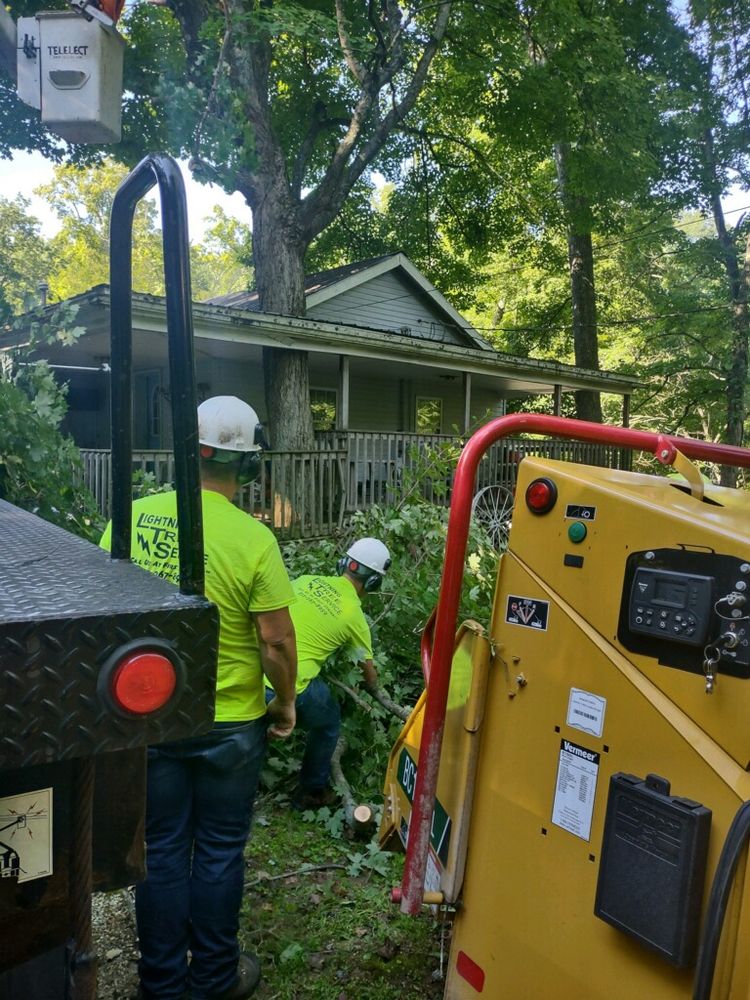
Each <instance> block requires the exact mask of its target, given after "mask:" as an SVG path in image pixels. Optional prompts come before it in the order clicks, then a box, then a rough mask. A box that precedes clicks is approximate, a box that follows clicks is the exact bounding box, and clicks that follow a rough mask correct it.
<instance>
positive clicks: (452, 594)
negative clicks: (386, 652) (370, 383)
mask: <svg viewBox="0 0 750 1000" xmlns="http://www.w3.org/2000/svg"><path fill="white" fill-rule="evenodd" d="M519 431H527V432H531V433H546V434H551V435H554V436H560V437H567V438H576V439H579V440H584V441H602V442H603V441H606V442H608V443H610V444H615V445H617V446H621V447H622V448H623V449H639V450H644V451H649V452H652V453H653V454H654V455H655V456H656V457H657V459H659V460H660V461H661V462H662V463H663V464H664V465H671V466H672V468H673V469H674V470H675V471H676V472H677V473H679V474H680V475H679V476H677V477H668V476H664V475H645V474H639V473H633V472H630V471H626V470H625V469H622V470H618V469H604V468H597V467H590V466H583V465H573V464H569V463H566V462H563V461H553V460H549V459H541V458H532V457H527V458H526V459H524V461H523V462H522V463H521V465H520V468H519V478H518V482H517V486H516V498H515V507H514V510H513V515H512V527H511V530H510V537H509V543H508V548H507V551H506V552H505V553H504V554H503V555H502V556H501V558H500V564H499V571H498V575H497V583H496V588H495V594H494V601H493V605H492V609H491V615H490V619H489V626H488V628H487V629H484V628H483V627H481V626H480V625H479V624H477V623H475V622H468V623H464V624H463V625H461V627H460V628H458V629H457V628H456V624H457V613H458V604H459V597H460V589H461V580H462V575H463V567H464V559H465V552H466V543H467V537H468V529H469V517H470V510H471V495H472V488H473V482H474V476H475V472H476V468H477V465H478V462H479V460H480V458H481V456H482V454H483V453H484V451H485V450H486V449H487V448H488V447H489V446H490V445H491V444H492V443H493V442H494V441H496V440H498V439H499V438H500V437H502V436H503V435H505V434H509V433H514V432H515V433H517V432H519ZM690 459H698V460H707V461H714V462H718V463H723V464H726V465H736V466H744V467H747V466H749V465H750V452H749V451H746V450H744V449H739V448H731V447H721V446H713V445H710V444H707V443H705V442H698V441H691V440H688V439H680V438H674V437H666V436H662V435H656V434H649V433H646V432H639V431H633V430H630V429H627V428H613V427H601V426H599V425H595V424H588V423H584V422H580V421H567V420H562V419H560V418H552V417H542V416H531V415H529V416H525V415H515V416H511V417H504V418H500V419H499V420H496V421H494V422H493V423H491V424H488V425H487V426H486V427H485V428H483V429H482V430H481V431H479V432H478V434H477V435H475V436H474V437H473V438H472V439H471V440H470V441H469V442H468V444H467V445H466V447H465V449H464V452H463V454H462V457H461V460H460V462H459V466H458V468H457V472H456V478H455V484H454V490H453V497H452V503H451V512H450V517H449V527H448V537H447V542H446V556H445V565H444V569H443V577H442V583H441V593H440V599H439V603H438V607H437V613H436V619H435V624H434V638H432V640H431V639H430V637H429V636H427V635H426V637H425V640H424V642H423V646H424V649H423V667H424V669H425V674H426V689H425V693H424V694H423V696H422V697H421V699H420V700H419V703H418V704H417V706H416V708H415V709H414V711H413V713H412V715H411V717H410V718H409V720H408V721H407V723H406V724H405V726H404V729H403V731H402V733H401V735H400V737H399V739H398V741H397V743H396V745H395V746H394V749H393V752H392V754H391V758H390V762H389V768H388V773H387V777H386V783H385V808H384V814H383V820H382V823H381V831H380V833H381V841H382V843H383V844H385V845H388V846H400V845H403V846H405V847H406V862H405V869H404V880H403V883H402V886H401V888H399V889H396V890H394V893H393V895H394V899H395V900H396V901H400V904H401V908H402V910H403V911H404V912H406V913H416V912H418V910H419V908H420V907H421V906H423V905H424V904H425V903H431V904H435V905H442V906H445V907H446V908H448V909H449V910H450V909H452V910H453V911H454V912H453V931H452V943H451V951H450V958H449V961H448V969H447V981H446V988H445V997H446V998H449V1000H473V998H475V997H477V996H485V997H489V998H491V1000H501V998H502V1000H524V998H528V1000H540V998H556V1000H581V998H592V1000H595V998H596V1000H598V998H602V1000H604V998H607V1000H620V998H622V1000H626V998H627V1000H633V998H644V1000H646V998H648V1000H673V998H674V1000H678V998H688V997H693V998H695V1000H709V998H713V1000H730V998H731V1000H735V998H736V1000H739V998H743V1000H747V998H750V947H748V944H747V943H748V941H749V940H750V884H749V883H748V877H747V873H746V858H747V841H748V835H750V773H748V769H749V768H750V493H748V492H746V491H745V490H741V489H729V488H721V487H718V486H712V485H710V484H707V483H706V482H705V480H704V478H703V477H702V476H701V474H700V472H699V471H698V469H697V467H696V466H695V465H694V464H693V462H692V461H691V460H690Z"/></svg>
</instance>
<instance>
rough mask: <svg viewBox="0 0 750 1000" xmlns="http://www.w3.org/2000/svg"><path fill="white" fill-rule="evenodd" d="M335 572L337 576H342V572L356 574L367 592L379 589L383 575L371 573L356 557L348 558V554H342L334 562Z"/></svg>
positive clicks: (370, 592)
mask: <svg viewBox="0 0 750 1000" xmlns="http://www.w3.org/2000/svg"><path fill="white" fill-rule="evenodd" d="M336 572H337V573H338V575H339V576H343V575H344V573H351V575H352V576H356V578H357V579H358V580H359V581H360V583H361V584H362V588H363V589H364V590H365V592H366V593H368V594H372V593H374V592H375V591H376V590H380V586H381V584H382V583H383V577H382V576H381V575H380V573H373V571H372V570H371V569H370V568H369V566H363V565H362V564H361V563H358V562H357V560H356V559H350V558H349V556H342V557H341V558H340V559H339V561H338V562H337V563H336Z"/></svg>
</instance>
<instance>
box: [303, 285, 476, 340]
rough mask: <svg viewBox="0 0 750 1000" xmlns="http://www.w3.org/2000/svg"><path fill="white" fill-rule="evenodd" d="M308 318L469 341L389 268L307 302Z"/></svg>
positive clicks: (420, 336) (428, 336)
mask: <svg viewBox="0 0 750 1000" xmlns="http://www.w3.org/2000/svg"><path fill="white" fill-rule="evenodd" d="M307 315H308V316H309V317H310V319H316V320H327V321H329V322H332V323H346V324H350V325H353V326H367V327H371V328H372V329H375V330H393V331H394V332H396V333H398V332H403V333H405V334H406V335H408V336H411V337H416V338H418V339H419V340H431V341H435V342H437V343H442V344H459V345H464V346H468V344H469V341H468V340H467V339H466V338H465V337H463V336H462V335H461V334H460V333H459V332H458V331H457V330H456V329H455V327H451V326H449V325H447V324H446V322H445V313H441V312H440V310H438V309H437V307H436V306H434V305H433V304H432V303H431V302H430V301H429V299H426V298H425V297H423V296H419V295H418V294H417V292H416V291H415V288H414V284H413V283H412V282H411V281H409V280H408V279H407V278H405V277H401V276H399V275H398V274H396V273H395V272H393V271H388V272H387V273H386V274H381V275H378V277H376V278H372V279H371V280H370V281H367V282H365V283H364V284H361V285H357V286H356V287H355V288H351V289H347V290H346V291H344V292H341V293H340V294H339V295H336V296H335V298H331V299H328V300H327V301H325V302H321V303H320V304H319V305H314V306H311V307H310V308H309V309H308V310H307Z"/></svg>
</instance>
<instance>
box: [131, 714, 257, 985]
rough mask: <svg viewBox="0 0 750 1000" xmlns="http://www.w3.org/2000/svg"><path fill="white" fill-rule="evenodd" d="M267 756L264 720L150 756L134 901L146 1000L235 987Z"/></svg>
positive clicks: (221, 728)
mask: <svg viewBox="0 0 750 1000" xmlns="http://www.w3.org/2000/svg"><path fill="white" fill-rule="evenodd" d="M265 752H266V719H265V718H261V719H256V720H255V721H253V722H246V723H224V724H221V723H218V724H217V725H216V727H215V728H214V729H213V731H212V732H210V733H208V734H207V735H205V736H197V737H195V738H194V739H189V740H184V741H181V742H179V743H170V744H162V745H161V746H159V747H150V748H149V750H148V779H147V800H146V865H147V875H146V880H145V881H144V882H141V883H140V884H139V885H138V886H136V896H135V902H136V917H137V921H138V937H139V941H140V949H141V961H140V964H139V973H140V978H141V989H142V991H143V995H144V996H145V997H149V998H151V997H154V998H156V997H158V998H159V1000H168V998H177V997H182V996H183V994H184V993H185V991H186V990H187V989H188V987H189V989H190V996H191V1000H206V998H209V997H211V996H213V995H216V994H221V993H223V992H224V991H225V990H227V989H229V987H230V986H231V985H232V983H233V982H234V979H235V976H236V974H237V962H238V960H239V944H238V942H237V931H238V928H239V912H240V905H241V903H242V892H243V885H244V873H245V863H244V854H243V852H244V848H245V843H246V841H247V837H248V834H249V832H250V821H251V818H252V812H253V800H254V798H255V792H256V789H257V787H258V778H259V776H260V770H261V767H262V765H263V761H264V759H265ZM188 949H189V950H190V951H191V953H192V960H191V962H190V968H189V970H188V960H187V953H188Z"/></svg>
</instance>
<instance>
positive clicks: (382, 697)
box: [369, 688, 411, 722]
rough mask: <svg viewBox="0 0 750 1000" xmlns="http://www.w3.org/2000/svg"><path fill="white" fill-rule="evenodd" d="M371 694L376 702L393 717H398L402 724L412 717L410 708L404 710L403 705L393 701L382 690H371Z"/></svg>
mask: <svg viewBox="0 0 750 1000" xmlns="http://www.w3.org/2000/svg"><path fill="white" fill-rule="evenodd" d="M369 691H370V694H371V695H372V696H373V698H374V699H375V701H377V702H379V703H380V704H381V705H382V706H383V708H385V709H387V710H388V711H389V712H391V714H392V715H395V716H397V718H399V719H401V721H402V722H406V720H407V719H408V718H409V716H410V715H411V712H410V711H409V709H408V708H404V707H403V706H402V705H397V704H396V702H395V701H392V700H391V699H390V698H389V697H388V695H387V694H386V693H385V691H384V690H383V689H382V688H370V689H369Z"/></svg>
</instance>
